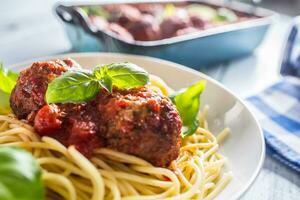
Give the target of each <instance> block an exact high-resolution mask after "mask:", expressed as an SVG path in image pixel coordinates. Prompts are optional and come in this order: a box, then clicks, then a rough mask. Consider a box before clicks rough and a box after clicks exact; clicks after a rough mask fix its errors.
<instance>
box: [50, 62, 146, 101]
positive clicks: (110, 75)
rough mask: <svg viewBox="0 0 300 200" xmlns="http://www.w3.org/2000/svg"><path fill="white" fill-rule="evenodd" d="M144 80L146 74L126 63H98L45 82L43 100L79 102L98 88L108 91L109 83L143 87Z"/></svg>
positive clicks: (109, 89) (89, 97) (128, 86)
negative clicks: (86, 68)
mask: <svg viewBox="0 0 300 200" xmlns="http://www.w3.org/2000/svg"><path fill="white" fill-rule="evenodd" d="M148 82H149V75H148V73H147V72H146V71H145V70H144V69H142V68H140V67H138V66H137V65H135V64H132V63H128V62H125V63H113V64H109V65H102V66H98V67H96V68H95V69H94V70H93V71H89V70H83V69H75V70H69V71H68V72H66V73H64V74H63V75H61V76H60V77H58V78H56V79H54V80H53V81H52V82H51V83H50V84H49V85H48V89H47V92H46V101H47V103H80V102H85V101H89V100H91V99H93V98H95V96H96V95H97V93H98V92H99V89H100V88H104V89H105V90H107V91H109V92H110V93H111V92H112V88H113V86H116V87H118V88H120V89H131V88H135V87H139V86H144V85H146V84H147V83H148Z"/></svg>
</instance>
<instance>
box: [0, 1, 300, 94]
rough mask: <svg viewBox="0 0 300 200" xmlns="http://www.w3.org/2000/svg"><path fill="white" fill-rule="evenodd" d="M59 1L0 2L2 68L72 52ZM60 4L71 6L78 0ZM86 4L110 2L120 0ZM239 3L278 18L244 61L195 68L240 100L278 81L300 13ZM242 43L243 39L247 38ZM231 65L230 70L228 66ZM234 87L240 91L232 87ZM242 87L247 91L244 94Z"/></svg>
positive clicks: (295, 7)
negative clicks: (59, 13) (58, 10)
mask: <svg viewBox="0 0 300 200" xmlns="http://www.w3.org/2000/svg"><path fill="white" fill-rule="evenodd" d="M57 2H59V1H56V0H43V1H40V0H27V1H22V0H6V1H5V0H4V1H1V6H0V47H1V49H0V58H1V59H2V61H3V62H4V64H5V65H11V64H13V63H17V62H21V61H24V60H28V59H33V58H38V57H44V56H49V55H53V54H59V53H68V52H74V51H75V50H74V49H72V46H71V44H70V41H69V40H68V37H67V35H66V32H65V30H64V25H63V23H62V21H61V20H59V19H58V17H57V16H56V14H55V13H54V5H56V4H57ZM63 2H69V3H74V2H78V1H63ZM79 2H84V1H79ZM88 2H101V3H110V2H122V1H120V0H119V1H118V0H111V1H88ZM220 2H225V1H220ZM226 2H229V1H226ZM243 2H246V3H248V4H255V5H256V6H260V7H264V8H268V9H272V10H274V11H276V12H278V13H279V14H280V15H279V16H277V18H276V19H275V20H274V22H273V24H272V26H271V27H270V28H269V30H268V32H267V35H266V36H265V37H264V40H263V41H262V43H261V45H260V46H259V48H257V49H256V51H255V52H254V53H253V54H250V55H248V56H246V57H244V58H242V59H234V60H229V61H226V62H223V63H219V64H218V65H215V66H214V67H211V66H210V65H202V64H199V66H194V68H196V69H198V70H201V71H202V72H204V73H206V74H208V75H210V76H212V77H213V78H215V79H217V80H219V81H221V82H223V83H224V84H225V85H227V86H228V87H229V88H230V89H232V90H233V91H238V92H239V93H240V95H241V96H247V95H249V94H251V93H254V92H256V91H259V90H261V89H262V88H264V87H265V86H267V85H270V84H271V83H272V82H274V81H275V80H276V78H277V77H278V71H279V66H280V65H279V63H280V62H281V57H282V51H283V49H284V46H285V41H286V38H287V34H288V32H289V26H290V22H291V20H292V17H293V16H296V15H297V14H299V13H300V12H299V8H300V0H263V1H257V0H256V1H255V0H254V1H250V0H243ZM253 2H255V3H253ZM244 41H247V39H246V40H244ZM270 58H272V59H270ZM229 65H230V67H227V66H229ZM269 69H270V70H269ZM243 71H247V73H248V74H249V82H245V81H244V78H243V77H242V76H241V78H240V79H239V77H236V80H235V83H234V84H232V83H231V81H230V80H231V76H232V75H233V74H236V73H242V72H243ZM262 71H268V74H267V78H262V77H263V76H265V74H264V73H261V72H262ZM250 75H251V76H250ZM252 82H258V83H259V84H251V83H252ZM236 83H237V84H236ZM237 85H239V87H236V86H237ZM241 88H242V89H241ZM244 88H247V90H246V89H244Z"/></svg>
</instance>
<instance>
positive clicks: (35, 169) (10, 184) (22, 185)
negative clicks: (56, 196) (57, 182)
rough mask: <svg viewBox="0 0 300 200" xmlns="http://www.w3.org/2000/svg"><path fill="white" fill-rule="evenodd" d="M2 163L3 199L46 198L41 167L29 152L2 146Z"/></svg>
mask: <svg viewBox="0 0 300 200" xmlns="http://www.w3.org/2000/svg"><path fill="white" fill-rule="evenodd" d="M0 163H1V164H0V199H1V200H33V199H34V200H42V199H44V187H43V183H42V179H41V169H40V167H39V165H38V163H37V162H36V160H35V159H34V158H33V157H32V156H31V155H30V154H29V153H28V152H26V151H24V150H21V149H19V148H14V147H0Z"/></svg>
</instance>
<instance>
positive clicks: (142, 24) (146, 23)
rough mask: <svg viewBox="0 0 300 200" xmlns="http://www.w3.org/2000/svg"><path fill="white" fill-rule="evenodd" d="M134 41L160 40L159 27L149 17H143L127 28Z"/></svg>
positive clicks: (152, 18)
mask: <svg viewBox="0 0 300 200" xmlns="http://www.w3.org/2000/svg"><path fill="white" fill-rule="evenodd" d="M127 30H128V31H129V32H130V33H131V34H132V36H133V37H134V39H135V40H139V41H151V40H158V39H160V27H159V25H158V23H156V21H155V19H154V17H153V16H151V15H143V16H142V17H141V18H139V20H138V21H136V22H134V23H131V24H129V25H128V26H127Z"/></svg>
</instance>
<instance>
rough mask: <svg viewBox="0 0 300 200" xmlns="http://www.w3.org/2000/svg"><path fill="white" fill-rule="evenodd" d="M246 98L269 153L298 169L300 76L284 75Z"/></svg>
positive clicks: (299, 149) (299, 154)
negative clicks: (258, 123) (257, 121)
mask: <svg viewBox="0 0 300 200" xmlns="http://www.w3.org/2000/svg"><path fill="white" fill-rule="evenodd" d="M247 102H248V105H249V107H250V109H251V110H252V111H253V112H254V114H255V116H256V117H257V118H258V120H259V122H260V125H261V126H262V128H263V131H264V136H265V140H266V145H267V153H268V155H271V156H273V157H275V158H276V159H278V160H279V161H281V162H282V163H284V164H286V165H287V166H289V167H291V168H293V169H295V170H297V171H298V172H300V79H297V78H292V77H284V78H283V80H282V81H281V82H278V83H276V84H275V85H273V86H271V87H269V88H267V89H266V90H264V91H263V92H262V93H260V94H258V95H256V96H252V97H249V98H247Z"/></svg>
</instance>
